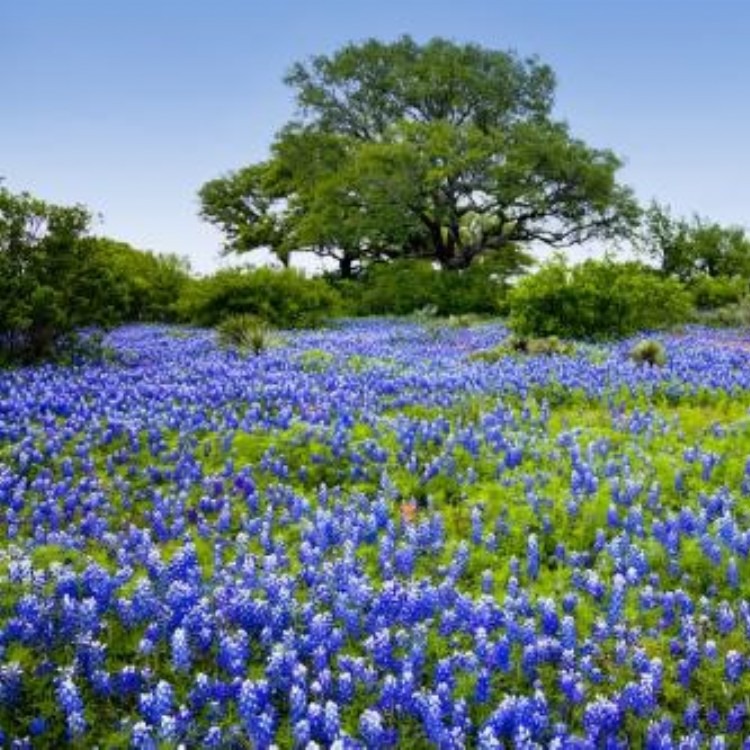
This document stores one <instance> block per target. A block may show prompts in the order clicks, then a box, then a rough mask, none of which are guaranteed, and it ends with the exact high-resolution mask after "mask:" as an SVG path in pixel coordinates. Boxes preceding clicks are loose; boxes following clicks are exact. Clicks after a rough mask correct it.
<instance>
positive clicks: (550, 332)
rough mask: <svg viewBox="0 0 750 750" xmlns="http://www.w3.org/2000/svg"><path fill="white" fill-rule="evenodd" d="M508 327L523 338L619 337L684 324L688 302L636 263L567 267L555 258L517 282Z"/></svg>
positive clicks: (678, 288)
mask: <svg viewBox="0 0 750 750" xmlns="http://www.w3.org/2000/svg"><path fill="white" fill-rule="evenodd" d="M510 310H511V316H510V326H511V328H512V329H513V331H514V332H515V333H516V334H517V335H519V336H522V337H526V336H531V337H548V336H562V337H564V338H575V339H606V338H613V337H622V336H627V335H631V334H633V333H636V332H637V331H639V330H643V329H656V328H665V327H669V326H673V325H676V324H678V323H682V322H684V321H686V320H687V319H688V317H689V314H690V311H691V304H690V296H689V295H688V293H687V292H686V291H685V289H684V288H683V286H682V285H681V284H680V283H679V282H677V281H676V280H674V279H666V278H663V277H661V276H660V275H658V274H657V273H656V272H655V271H653V270H652V269H650V268H648V267H646V266H644V265H642V264H640V263H635V262H626V263H616V262H614V261H613V260H611V259H609V258H608V259H605V260H602V261H595V260H588V261H586V262H584V263H581V264H579V265H577V266H572V267H571V266H568V264H567V263H566V262H565V260H564V259H562V258H560V257H558V258H556V259H555V260H553V261H552V262H550V263H548V264H546V265H545V266H543V267H542V268H541V269H540V270H539V271H538V272H537V273H535V274H534V275H532V276H528V277H526V278H524V279H522V280H521V281H520V282H519V283H518V285H517V286H516V287H515V289H513V290H512V292H511V294H510Z"/></svg>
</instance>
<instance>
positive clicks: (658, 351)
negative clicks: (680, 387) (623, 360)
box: [630, 339, 667, 367]
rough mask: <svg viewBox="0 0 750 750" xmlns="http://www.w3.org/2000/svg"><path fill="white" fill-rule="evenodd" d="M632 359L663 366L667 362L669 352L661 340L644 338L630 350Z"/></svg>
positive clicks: (640, 362) (654, 365)
mask: <svg viewBox="0 0 750 750" xmlns="http://www.w3.org/2000/svg"><path fill="white" fill-rule="evenodd" d="M630 359H632V360H633V362H636V363H638V364H647V365H651V366H652V367H663V366H664V365H665V364H667V352H666V350H665V349H664V344H662V343H661V341H657V340H656V339H643V340H642V341H639V342H637V343H636V344H634V345H633V348H632V349H631V350H630Z"/></svg>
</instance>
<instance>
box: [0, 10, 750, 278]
mask: <svg viewBox="0 0 750 750" xmlns="http://www.w3.org/2000/svg"><path fill="white" fill-rule="evenodd" d="M404 33H409V34H411V35H412V36H414V37H415V38H416V39H417V40H420V41H424V40H427V39H428V38H430V37H432V36H444V37H448V38H451V39H454V40H456V41H460V42H463V41H473V42H477V43H479V44H482V45H484V46H487V47H491V48H496V49H509V48H512V49H515V50H516V51H518V52H519V53H521V54H523V55H526V54H537V55H539V57H540V58H541V59H542V60H543V61H544V62H547V63H549V64H550V65H551V66H552V67H553V68H554V70H555V72H556V74H557V76H558V83H559V87H558V95H557V115H558V116H559V117H560V118H562V119H566V120H567V121H568V122H569V123H570V125H571V128H572V131H573V133H574V134H575V135H577V136H579V137H581V138H583V139H584V140H586V141H588V142H589V143H590V144H591V145H594V146H601V147H609V148H612V149H613V150H615V151H616V152H617V153H618V154H620V155H621V156H622V157H623V158H624V159H625V160H626V167H625V169H624V170H623V172H622V179H623V180H624V181H625V182H627V183H629V184H630V185H632V186H633V187H634V188H635V189H636V192H637V194H638V196H639V197H640V198H641V199H642V200H643V201H648V200H650V199H651V198H653V197H656V198H658V199H659V200H661V201H663V202H667V203H669V204H671V205H672V206H673V207H674V209H675V211H676V212H677V213H679V214H690V213H692V212H699V213H700V214H702V215H706V216H709V217H711V218H714V219H717V220H719V221H721V222H725V223H734V224H742V225H745V226H747V225H750V147H749V144H748V138H750V135H749V134H750V0H460V1H459V0H377V1H374V2H370V0H348V1H347V0H276V1H275V2H274V1H273V0H264V1H262V2H257V1H256V0H0V71H2V78H3V83H2V86H1V87H0V176H3V177H5V179H6V184H7V186H8V187H10V188H11V189H12V190H30V191H31V192H33V193H35V194H38V195H39V196H40V197H43V198H46V199H48V200H51V201H55V202H61V203H74V202H81V203H84V204H86V205H88V206H89V207H90V208H91V209H92V210H94V211H95V212H98V213H101V214H102V215H103V221H102V223H101V224H100V225H99V227H98V228H97V229H98V231H99V232H100V233H103V234H107V235H110V236H113V237H116V238H118V239H122V240H125V241H128V242H131V243H132V244H134V245H136V246H138V247H142V248H150V249H154V250H158V251H164V252H177V253H180V254H183V255H186V256H188V257H189V258H190V259H191V261H192V263H193V265H194V267H195V268H196V269H198V270H202V271H205V270H209V269H211V268H212V267H215V265H216V264H217V256H218V250H219V247H220V243H221V238H220V236H219V235H218V233H216V232H214V231H213V230H212V229H211V228H210V227H207V226H206V225H204V224H203V223H202V222H201V221H200V220H199V219H198V218H197V201H196V197H195V195H196V191H197V189H198V188H199V187H200V185H201V184H202V183H203V182H205V181H206V180H207V179H210V178H212V177H215V176H217V175H219V174H221V173H222V172H225V171H227V170H230V169H232V168H236V167H239V166H241V165H243V164H247V163H250V162H252V161H255V160H258V159H260V158H263V157H264V156H265V155H266V153H267V149H268V146H269V144H270V142H271V139H272V137H273V134H274V132H275V131H276V130H277V129H278V128H279V127H280V126H281V125H282V124H283V123H284V122H285V121H286V120H287V119H288V118H289V117H290V116H291V114H292V112H293V101H292V97H291V91H290V90H288V89H287V88H286V87H285V86H284V85H283V83H282V80H281V79H282V77H283V75H284V73H285V71H286V70H287V69H288V67H289V66H290V65H291V64H292V63H293V62H295V61H297V60H301V59H305V58H307V57H309V56H310V55H313V54H317V53H327V52H332V51H333V50H335V49H336V48H338V47H339V46H341V45H342V44H344V43H346V42H348V41H352V40H362V39H365V38H367V37H370V36H374V37H378V38H380V39H384V40H390V39H395V38H396V37H398V36H400V35H401V34H404Z"/></svg>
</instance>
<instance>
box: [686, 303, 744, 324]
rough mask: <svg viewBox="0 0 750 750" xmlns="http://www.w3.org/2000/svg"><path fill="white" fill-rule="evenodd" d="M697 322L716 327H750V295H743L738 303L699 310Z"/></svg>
mask: <svg viewBox="0 0 750 750" xmlns="http://www.w3.org/2000/svg"><path fill="white" fill-rule="evenodd" d="M695 317H696V320H697V322H699V323H701V324H703V325H708V326H716V327H726V328H747V327H750V297H743V298H742V299H741V300H739V302H737V304H734V305H726V306H725V307H718V308H716V309H714V310H698V311H697V312H696V316H695Z"/></svg>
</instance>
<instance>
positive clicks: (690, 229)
mask: <svg viewBox="0 0 750 750" xmlns="http://www.w3.org/2000/svg"><path fill="white" fill-rule="evenodd" d="M638 244H639V246H640V248H641V250H642V251H643V252H645V253H646V254H647V255H649V256H650V257H651V258H652V259H653V260H655V261H656V262H657V263H658V264H659V268H660V269H661V271H662V272H663V273H664V274H667V275H669V276H676V277H677V278H678V279H680V280H682V281H690V280H693V279H696V278H700V277H701V276H702V275H706V276H709V277H712V278H716V277H730V278H731V277H741V278H744V279H746V280H747V279H750V237H748V236H747V234H746V232H745V230H744V229H743V228H742V227H737V226H730V227H725V226H722V225H721V224H719V223H717V222H713V221H709V220H708V219H704V218H701V217H700V216H694V217H693V218H692V219H691V220H689V221H688V220H686V219H677V218H674V217H673V216H672V214H671V212H670V209H669V208H668V207H666V206H662V205H660V204H658V203H652V204H651V206H650V207H649V209H648V210H647V211H645V212H644V214H643V222H642V228H641V232H640V238H639V242H638Z"/></svg>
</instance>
